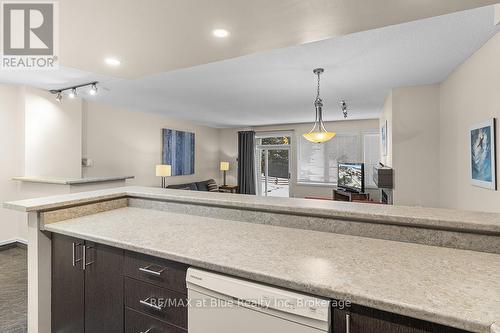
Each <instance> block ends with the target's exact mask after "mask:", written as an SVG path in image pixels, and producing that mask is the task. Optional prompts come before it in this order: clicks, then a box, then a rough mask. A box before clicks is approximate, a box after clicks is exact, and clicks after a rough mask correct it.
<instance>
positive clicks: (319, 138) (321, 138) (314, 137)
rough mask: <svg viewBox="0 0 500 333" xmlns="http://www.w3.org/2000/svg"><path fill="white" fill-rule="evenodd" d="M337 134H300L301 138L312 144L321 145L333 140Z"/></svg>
mask: <svg viewBox="0 0 500 333" xmlns="http://www.w3.org/2000/svg"><path fill="white" fill-rule="evenodd" d="M335 135H337V133H333V132H310V133H306V134H302V136H303V137H304V138H305V139H306V140H307V141H311V142H314V143H323V142H327V141H329V140H331V139H333V138H334V137H335Z"/></svg>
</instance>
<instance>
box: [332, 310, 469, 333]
mask: <svg viewBox="0 0 500 333" xmlns="http://www.w3.org/2000/svg"><path fill="white" fill-rule="evenodd" d="M333 332H335V333H337V332H340V333H343V332H350V333H470V332H466V331H463V330H459V329H456V328H451V327H447V326H443V325H439V324H434V323H430V322H427V321H423V320H418V319H414V318H410V317H405V316H401V315H398V314H395V313H389V312H385V311H380V310H376V309H372V308H367V307H364V306H360V305H352V306H351V307H350V308H348V309H343V310H341V309H336V308H335V309H333Z"/></svg>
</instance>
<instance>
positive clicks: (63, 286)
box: [52, 234, 85, 333]
mask: <svg viewBox="0 0 500 333" xmlns="http://www.w3.org/2000/svg"><path fill="white" fill-rule="evenodd" d="M82 245H83V242H82V241H80V240H78V239H75V238H70V237H66V236H62V235H56V234H53V235H52V333H63V332H72V333H84V332H85V326H84V325H85V320H84V318H85V317H84V311H85V279H84V278H85V275H84V274H83V271H82V267H81V260H82V254H83V252H82Z"/></svg>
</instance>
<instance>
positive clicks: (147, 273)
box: [124, 252, 188, 294]
mask: <svg viewBox="0 0 500 333" xmlns="http://www.w3.org/2000/svg"><path fill="white" fill-rule="evenodd" d="M187 268H188V266H187V265H183V264H179V263H175V262H172V261H168V260H164V259H159V258H155V257H151V256H146V255H143V254H139V253H133V252H126V253H125V268H124V272H125V275H126V276H130V277H132V278H134V279H137V280H141V281H145V282H149V283H151V284H154V285H156V286H159V287H163V288H167V289H170V290H174V291H177V292H180V293H183V294H187V289H186V271H187Z"/></svg>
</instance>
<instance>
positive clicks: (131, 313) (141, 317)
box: [125, 308, 187, 333]
mask: <svg viewBox="0 0 500 333" xmlns="http://www.w3.org/2000/svg"><path fill="white" fill-rule="evenodd" d="M138 332H148V333H186V332H187V331H186V330H184V329H182V328H179V327H176V326H174V325H170V324H168V323H165V322H163V321H161V320H158V319H156V318H154V317H151V316H149V315H147V314H144V313H140V312H138V311H135V310H132V309H129V308H126V309H125V333H138Z"/></svg>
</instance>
